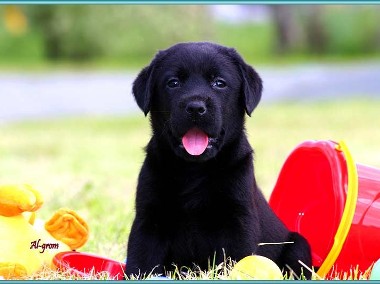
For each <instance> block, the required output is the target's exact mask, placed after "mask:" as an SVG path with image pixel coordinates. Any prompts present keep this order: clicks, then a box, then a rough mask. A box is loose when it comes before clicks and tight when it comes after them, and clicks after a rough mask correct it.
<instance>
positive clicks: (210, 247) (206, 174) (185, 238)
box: [126, 42, 311, 277]
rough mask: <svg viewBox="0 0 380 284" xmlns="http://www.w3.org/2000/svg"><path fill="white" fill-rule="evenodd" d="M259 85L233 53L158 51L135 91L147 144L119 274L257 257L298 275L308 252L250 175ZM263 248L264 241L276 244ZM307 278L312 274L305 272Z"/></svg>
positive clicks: (180, 48) (213, 47)
mask: <svg viewBox="0 0 380 284" xmlns="http://www.w3.org/2000/svg"><path fill="white" fill-rule="evenodd" d="M261 91H262V81H261V79H260V77H259V75H258V74H257V73H256V71H255V70H254V69H253V68H252V67H251V66H249V65H247V64H246V63H245V62H244V61H243V59H242V58H241V56H240V55H239V54H238V53H237V52H236V51H235V50H234V49H232V48H226V47H223V46H220V45H217V44H213V43H206V42H200V43H180V44H177V45H174V46H172V47H170V48H169V49H167V50H163V51H160V52H159V53H158V54H157V55H156V57H155V58H154V59H153V61H152V62H151V64H150V65H149V66H147V67H145V68H144V69H143V70H142V71H141V72H140V74H139V75H138V77H137V78H136V80H135V82H134V84H133V94H134V96H135V99H136V102H137V104H138V106H139V107H140V108H141V109H142V110H143V112H144V113H145V115H147V114H148V113H149V112H150V121H151V127H152V138H151V139H150V141H149V143H148V145H147V147H146V158H145V161H144V164H143V166H142V169H141V172H140V175H139V179H138V186H137V194H136V217H135V220H134V222H133V226H132V229H131V233H130V236H129V243H128V256H127V269H126V274H127V275H131V274H135V275H139V274H140V275H141V274H144V273H150V272H152V271H153V272H155V273H164V272H165V271H170V270H173V269H174V266H173V265H176V266H177V267H188V268H192V267H194V265H197V266H199V267H200V268H201V269H207V268H208V266H209V264H210V263H213V262H214V261H215V262H216V263H217V264H218V263H221V262H222V261H223V260H224V259H225V257H230V258H232V259H233V260H236V261H239V260H240V259H242V258H244V257H245V256H248V255H252V254H258V255H263V256H266V257H268V258H270V259H272V260H273V261H274V262H275V263H277V265H278V266H279V267H280V268H282V269H284V271H287V270H288V269H291V270H293V271H294V272H295V273H296V274H297V275H300V274H301V270H302V266H301V265H300V264H299V262H298V260H301V261H302V262H303V263H305V264H306V265H308V266H309V267H311V256H310V248H309V245H308V243H307V241H306V240H305V239H304V238H303V237H302V236H301V235H299V234H298V233H294V232H289V230H288V229H287V228H286V227H285V226H284V224H283V223H282V222H281V221H280V220H279V219H278V217H277V216H276V215H275V214H274V213H273V212H272V210H271V208H270V207H269V205H268V203H267V201H266V200H265V198H264V196H263V194H262V193H261V191H260V190H259V188H258V186H257V184H256V181H255V176H254V168H253V150H252V148H251V146H250V144H249V143H248V140H247V136H246V134H245V128H244V119H245V113H247V114H248V115H251V113H252V111H253V110H254V109H255V107H256V106H257V104H258V103H259V101H260V97H261ZM282 242H284V244H277V245H275V244H272V245H269V244H268V245H261V244H262V243H282ZM304 274H305V275H306V276H307V277H310V273H309V272H308V271H307V270H304Z"/></svg>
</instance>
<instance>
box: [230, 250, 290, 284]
mask: <svg viewBox="0 0 380 284" xmlns="http://www.w3.org/2000/svg"><path fill="white" fill-rule="evenodd" d="M230 278H231V280H283V279H284V277H283V275H282V273H281V270H280V268H279V267H278V266H277V265H276V264H275V263H274V262H273V261H272V260H270V259H269V258H266V257H264V256H260V255H250V256H247V257H245V258H243V259H242V260H240V261H239V262H238V263H236V265H235V266H234V268H233V269H232V271H231V273H230Z"/></svg>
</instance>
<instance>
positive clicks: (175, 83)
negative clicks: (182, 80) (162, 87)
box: [166, 78, 180, 89]
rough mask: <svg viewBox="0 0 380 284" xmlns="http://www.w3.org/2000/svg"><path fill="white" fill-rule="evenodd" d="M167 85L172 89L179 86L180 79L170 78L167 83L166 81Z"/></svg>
mask: <svg viewBox="0 0 380 284" xmlns="http://www.w3.org/2000/svg"><path fill="white" fill-rule="evenodd" d="M166 85H167V86H168V87H169V88H171V89H173V88H178V87H179V86H180V84H179V80H178V79H175V78H174V79H170V80H169V81H168V82H167V83H166Z"/></svg>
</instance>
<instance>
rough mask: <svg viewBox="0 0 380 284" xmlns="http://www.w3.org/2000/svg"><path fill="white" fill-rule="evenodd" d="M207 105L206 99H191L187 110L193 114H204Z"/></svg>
mask: <svg viewBox="0 0 380 284" xmlns="http://www.w3.org/2000/svg"><path fill="white" fill-rule="evenodd" d="M206 111H207V107H206V104H205V102H204V101H191V102H189V103H188V104H187V105H186V112H187V113H188V114H190V115H192V116H197V115H204V114H205V113H206Z"/></svg>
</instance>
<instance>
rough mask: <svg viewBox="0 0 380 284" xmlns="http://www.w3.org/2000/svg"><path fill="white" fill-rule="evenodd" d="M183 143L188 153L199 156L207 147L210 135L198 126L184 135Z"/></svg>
mask: <svg viewBox="0 0 380 284" xmlns="http://www.w3.org/2000/svg"><path fill="white" fill-rule="evenodd" d="M182 144H183V146H184V147H185V150H186V151H187V153H189V154H190V155H193V156H199V155H201V154H202V153H203V152H204V151H205V150H206V148H207V145H208V136H207V134H206V133H204V132H203V131H201V130H199V129H198V128H192V129H190V130H189V131H188V132H187V133H186V134H185V136H183V137H182Z"/></svg>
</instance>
